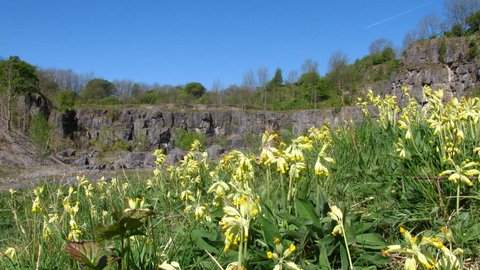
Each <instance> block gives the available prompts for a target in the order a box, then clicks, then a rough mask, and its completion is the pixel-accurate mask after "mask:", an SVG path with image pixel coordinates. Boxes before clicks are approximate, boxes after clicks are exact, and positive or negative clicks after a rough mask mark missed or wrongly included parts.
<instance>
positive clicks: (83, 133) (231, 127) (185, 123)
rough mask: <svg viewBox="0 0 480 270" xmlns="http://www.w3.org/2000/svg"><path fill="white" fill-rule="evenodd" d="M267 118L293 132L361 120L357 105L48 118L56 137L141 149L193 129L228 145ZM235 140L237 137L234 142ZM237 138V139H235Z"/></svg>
mask: <svg viewBox="0 0 480 270" xmlns="http://www.w3.org/2000/svg"><path fill="white" fill-rule="evenodd" d="M269 119H274V120H276V121H277V123H278V125H279V128H280V129H287V128H288V129H291V130H292V132H293V133H294V134H295V135H299V134H301V133H302V132H304V131H305V130H307V129H309V128H310V127H312V126H316V127H321V126H322V125H323V123H324V122H325V121H327V122H329V123H331V124H332V125H333V126H337V125H340V124H342V123H344V122H345V121H348V120H354V121H362V119H363V114H362V112H361V109H360V108H357V107H346V108H344V109H336V110H299V111H293V112H286V113H280V112H271V111H255V112H251V111H241V110H228V111H222V110H211V111H194V110H191V111H168V110H162V109H156V108H154V107H151V106H150V107H149V108H148V109H147V108H143V109H124V110H91V111H90V110H75V111H72V112H70V113H69V114H62V113H57V114H52V116H51V118H50V121H51V122H52V123H54V130H55V132H56V134H57V135H58V136H59V137H61V138H66V137H70V138H71V139H75V138H83V139H86V140H98V141H100V142H102V143H104V144H105V145H111V144H113V143H115V142H116V141H119V140H123V141H125V142H130V143H133V142H135V141H143V142H145V143H146V148H147V149H149V150H153V149H156V148H162V149H165V150H167V151H168V150H171V149H172V148H173V147H174V140H175V131H176V130H177V129H178V128H183V129H185V130H186V131H187V132H191V131H195V132H199V133H201V134H203V135H205V136H207V137H216V138H220V137H225V138H227V140H230V146H231V147H233V148H235V146H238V140H240V141H241V140H243V138H245V136H246V135H248V134H249V133H254V134H261V133H262V132H263V131H264V130H265V127H266V124H267V122H268V121H269ZM234 140H237V142H234ZM240 143H241V142H240Z"/></svg>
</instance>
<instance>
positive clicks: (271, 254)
mask: <svg viewBox="0 0 480 270" xmlns="http://www.w3.org/2000/svg"><path fill="white" fill-rule="evenodd" d="M267 258H269V259H273V253H272V252H271V251H268V252H267Z"/></svg>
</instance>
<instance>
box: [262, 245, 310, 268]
mask: <svg viewBox="0 0 480 270" xmlns="http://www.w3.org/2000/svg"><path fill="white" fill-rule="evenodd" d="M274 243H275V251H274V252H271V251H268V252H267V258H268V259H270V260H273V261H274V262H275V267H274V268H273V269H274V270H283V269H294V270H302V269H301V268H300V267H298V265H297V264H296V263H295V262H293V261H292V260H291V258H292V257H293V255H294V252H295V251H296V250H297V247H296V246H295V245H294V244H290V246H289V247H288V248H285V247H284V246H283V244H282V241H281V240H280V239H279V238H275V239H274ZM284 267H286V268H284Z"/></svg>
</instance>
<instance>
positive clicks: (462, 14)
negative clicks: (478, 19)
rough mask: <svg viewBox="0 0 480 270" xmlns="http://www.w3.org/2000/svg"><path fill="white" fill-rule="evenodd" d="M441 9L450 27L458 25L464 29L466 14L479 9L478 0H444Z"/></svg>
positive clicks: (479, 0)
mask: <svg viewBox="0 0 480 270" xmlns="http://www.w3.org/2000/svg"><path fill="white" fill-rule="evenodd" d="M443 9H444V10H445V16H446V17H447V22H448V24H449V26H450V27H452V26H454V25H460V26H461V27H462V30H465V29H466V27H467V18H468V16H469V15H470V14H471V13H473V12H476V11H477V10H479V9H480V0H446V1H445V2H444V3H443Z"/></svg>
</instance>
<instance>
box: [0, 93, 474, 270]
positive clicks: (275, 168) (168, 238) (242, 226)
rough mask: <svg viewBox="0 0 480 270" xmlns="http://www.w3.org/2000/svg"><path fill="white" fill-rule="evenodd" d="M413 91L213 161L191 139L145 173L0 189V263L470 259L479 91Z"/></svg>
mask: <svg viewBox="0 0 480 270" xmlns="http://www.w3.org/2000/svg"><path fill="white" fill-rule="evenodd" d="M424 94H425V101H427V102H425V103H420V102H418V101H417V100H416V99H415V98H413V97H411V96H410V94H409V90H408V89H407V88H404V91H403V96H402V97H401V98H402V100H404V101H406V105H405V106H403V107H400V106H398V104H397V99H398V98H397V97H395V96H386V97H380V96H374V94H373V93H372V92H371V91H370V92H369V93H368V94H367V96H366V97H364V98H360V99H359V100H358V105H359V106H365V110H364V113H365V115H366V116H367V119H366V120H365V121H363V122H362V123H354V122H345V123H344V125H342V126H338V127H332V126H330V125H329V123H324V125H323V126H321V127H312V128H310V129H308V130H305V131H304V134H302V135H301V136H299V137H296V138H294V137H293V136H288V132H280V134H269V133H268V132H264V133H263V134H259V136H258V140H261V148H260V149H258V151H253V152H242V151H237V150H235V151H231V152H230V153H226V154H224V155H223V157H222V159H221V160H218V161H210V160H209V158H208V156H207V154H206V153H205V152H203V151H202V148H203V146H202V145H201V144H200V143H199V141H198V140H195V141H193V142H192V145H191V146H192V149H191V151H190V152H189V153H188V154H187V155H186V156H184V159H183V160H182V161H181V162H180V163H179V164H176V165H171V166H166V165H164V164H163V162H164V161H165V154H164V153H163V152H162V151H161V150H156V151H155V152H154V153H152V155H154V156H155V157H156V168H155V169H153V170H152V172H151V173H149V174H148V175H138V176H126V174H121V173H120V174H118V175H117V177H115V178H113V179H111V180H108V181H106V180H104V179H101V180H99V181H96V182H94V183H93V182H90V181H89V180H88V179H87V178H85V177H83V176H78V177H77V178H78V184H74V185H72V184H58V183H56V182H52V181H45V182H43V183H39V184H38V185H37V186H35V187H33V188H26V189H22V190H10V191H5V192H3V193H0V269H122V270H123V269H173V270H175V269H275V270H281V269H480V267H479V266H478V264H480V258H479V254H480V222H479V221H480V215H479V214H480V202H479V199H480V192H479V191H480V188H479V187H480V183H479V179H480V178H479V177H480V171H479V168H480V125H479V123H478V121H479V118H480V99H479V98H462V99H460V100H459V99H452V100H451V101H449V102H445V101H444V98H443V92H442V91H441V90H438V91H433V90H432V89H430V88H428V87H425V88H424ZM371 107H374V108H375V109H376V110H377V111H378V114H375V117H373V116H369V111H370V110H367V108H371ZM290 134H291V133H290Z"/></svg>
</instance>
